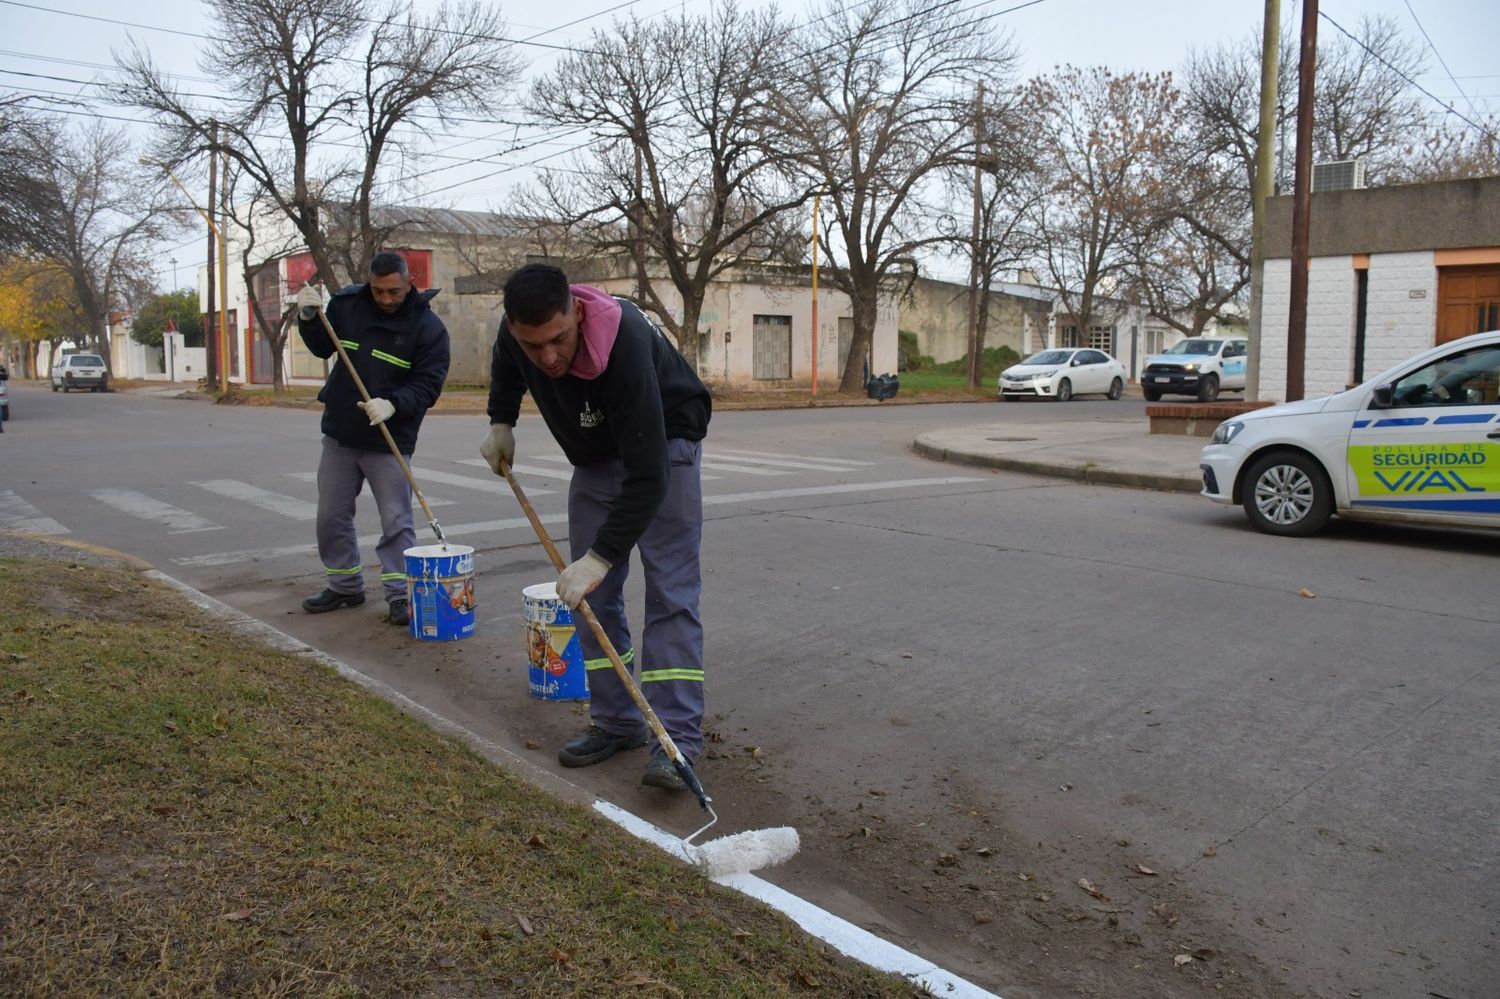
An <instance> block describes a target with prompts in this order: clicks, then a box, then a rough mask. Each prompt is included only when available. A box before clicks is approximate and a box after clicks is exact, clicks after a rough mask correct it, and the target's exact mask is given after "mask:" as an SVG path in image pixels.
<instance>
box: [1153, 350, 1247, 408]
mask: <svg viewBox="0 0 1500 999" xmlns="http://www.w3.org/2000/svg"><path fill="white" fill-rule="evenodd" d="M1249 354H1250V342H1249V341H1248V340H1240V339H1235V338H1220V337H1205V336H1195V337H1188V338H1187V339H1186V340H1183V341H1182V342H1180V343H1177V344H1174V345H1173V346H1172V347H1171V349H1169V350H1168V351H1167V352H1166V353H1164V354H1152V355H1151V356H1150V357H1148V358H1146V369H1145V370H1144V371H1142V372H1141V392H1142V394H1144V395H1145V397H1146V401H1147V402H1155V401H1156V400H1158V399H1160V398H1161V397H1162V396H1164V395H1195V396H1197V397H1198V401H1199V402H1213V401H1214V400H1215V399H1217V398H1218V397H1219V393H1220V392H1221V391H1224V390H1226V389H1227V390H1231V391H1244V388H1245V362H1246V360H1247V359H1248V357H1249Z"/></svg>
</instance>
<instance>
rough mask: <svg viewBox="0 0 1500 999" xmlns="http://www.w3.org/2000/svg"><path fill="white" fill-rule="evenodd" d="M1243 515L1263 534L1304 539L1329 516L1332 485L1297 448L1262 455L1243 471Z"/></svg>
mask: <svg viewBox="0 0 1500 999" xmlns="http://www.w3.org/2000/svg"><path fill="white" fill-rule="evenodd" d="M1243 495H1244V500H1243V504H1244V507H1245V516H1247V517H1249V518H1250V526H1252V527H1254V528H1255V529H1256V530H1257V531H1264V532H1265V533H1266V534H1277V535H1281V536H1282V537H1291V538H1305V537H1307V536H1308V535H1310V534H1316V533H1318V532H1319V531H1321V530H1322V529H1323V525H1325V524H1327V523H1328V518H1329V517H1330V516H1332V515H1333V487H1332V486H1331V485H1329V482H1328V475H1327V473H1325V472H1324V471H1323V466H1322V465H1319V464H1318V463H1317V462H1316V461H1314V460H1313V459H1312V458H1311V457H1309V456H1308V455H1305V454H1303V453H1302V452H1300V451H1273V452H1271V453H1270V454H1266V455H1262V456H1261V457H1259V458H1257V459H1256V460H1255V463H1254V464H1252V465H1251V466H1250V470H1249V471H1248V472H1246V473H1245V486H1244V493H1243Z"/></svg>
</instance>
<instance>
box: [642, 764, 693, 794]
mask: <svg viewBox="0 0 1500 999" xmlns="http://www.w3.org/2000/svg"><path fill="white" fill-rule="evenodd" d="M641 783H642V784H645V785H646V786H648V787H659V788H661V789H662V790H663V791H686V790H687V781H685V780H683V779H682V774H680V773H678V772H677V768H676V767H674V766H673V765H672V761H671V760H669V759H667V758H666V757H665V756H653V757H651V762H650V763H647V764H646V773H645V774H644V775H643V776H642V777H641Z"/></svg>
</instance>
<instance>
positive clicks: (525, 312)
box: [505, 264, 573, 326]
mask: <svg viewBox="0 0 1500 999" xmlns="http://www.w3.org/2000/svg"><path fill="white" fill-rule="evenodd" d="M572 298H573V293H572V292H571V291H569V290H568V276H567V275H566V274H564V273H563V272H562V269H561V268H558V267H553V266H552V265H551V264H527V265H526V266H525V267H522V268H521V269H520V270H518V271H516V272H515V273H514V274H512V275H511V276H510V280H509V281H507V282H505V315H506V317H507V318H509V319H511V320H513V321H514V322H518V323H521V324H522V325H523V326H540V325H542V324H543V323H545V322H546V321H547V320H549V319H551V318H552V317H553V316H555V315H557V314H558V313H560V312H566V311H568V302H570V301H571V300H572Z"/></svg>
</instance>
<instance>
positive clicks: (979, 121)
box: [968, 80, 984, 392]
mask: <svg viewBox="0 0 1500 999" xmlns="http://www.w3.org/2000/svg"><path fill="white" fill-rule="evenodd" d="M983 147H984V81H983V80H980V81H979V87H978V90H977V92H976V93H975V95H974V227H973V229H972V230H971V233H970V242H969V377H968V386H969V391H970V392H977V391H979V220H980V216H981V214H982V213H981V207H982V205H983V200H984V191H983V188H982V185H981V177H982V176H983V172H982V171H981V170H980V162H981V158H980V150H981V149H982V148H983Z"/></svg>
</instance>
